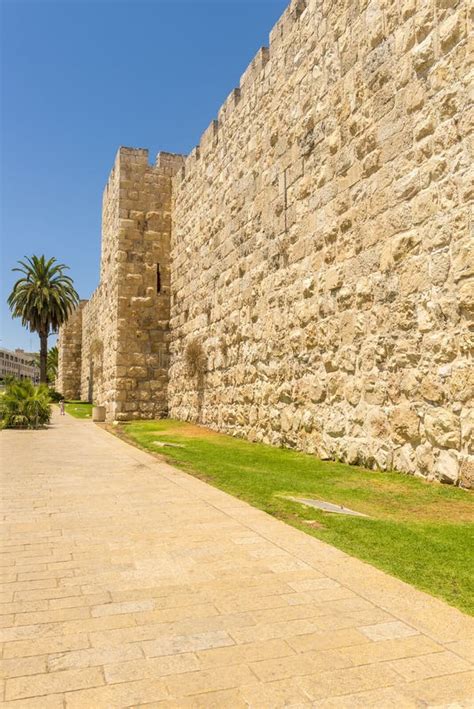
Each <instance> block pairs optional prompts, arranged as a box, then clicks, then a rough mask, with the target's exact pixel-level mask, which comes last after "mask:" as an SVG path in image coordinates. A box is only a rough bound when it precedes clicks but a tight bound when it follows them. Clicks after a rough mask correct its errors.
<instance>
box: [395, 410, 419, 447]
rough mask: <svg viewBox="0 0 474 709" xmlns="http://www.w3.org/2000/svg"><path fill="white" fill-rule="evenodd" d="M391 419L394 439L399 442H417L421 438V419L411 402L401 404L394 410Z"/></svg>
mask: <svg viewBox="0 0 474 709" xmlns="http://www.w3.org/2000/svg"><path fill="white" fill-rule="evenodd" d="M390 421H391V425H392V429H393V437H394V440H395V441H397V442H398V443H404V442H405V441H410V442H411V443H417V442H418V441H419V438H420V419H419V417H418V414H417V412H416V410H415V408H414V406H413V405H411V404H400V405H398V406H395V407H394V408H393V410H392V413H391V416H390Z"/></svg>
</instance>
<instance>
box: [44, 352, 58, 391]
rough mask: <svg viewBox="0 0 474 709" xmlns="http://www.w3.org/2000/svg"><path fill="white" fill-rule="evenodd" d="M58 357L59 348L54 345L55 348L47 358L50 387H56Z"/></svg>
mask: <svg viewBox="0 0 474 709" xmlns="http://www.w3.org/2000/svg"><path fill="white" fill-rule="evenodd" d="M58 357H59V353H58V348H57V346H56V345H54V347H51V348H50V349H49V350H48V356H47V358H46V374H47V377H48V384H49V385H50V386H53V385H54V382H55V381H56V377H57V376H58Z"/></svg>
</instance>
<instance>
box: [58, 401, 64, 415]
mask: <svg viewBox="0 0 474 709" xmlns="http://www.w3.org/2000/svg"><path fill="white" fill-rule="evenodd" d="M59 414H60V416H64V415H65V411H64V399H60V401H59Z"/></svg>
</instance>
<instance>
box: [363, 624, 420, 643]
mask: <svg viewBox="0 0 474 709" xmlns="http://www.w3.org/2000/svg"><path fill="white" fill-rule="evenodd" d="M359 630H360V632H361V633H364V635H367V637H368V638H370V640H391V639H395V638H407V637H409V636H410V635H418V631H417V630H415V629H414V628H410V626H408V625H406V624H405V623H402V622H400V621H393V622H392V623H377V625H367V626H365V627H361V628H359Z"/></svg>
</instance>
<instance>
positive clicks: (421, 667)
mask: <svg viewBox="0 0 474 709" xmlns="http://www.w3.org/2000/svg"><path fill="white" fill-rule="evenodd" d="M388 665H389V667H391V668H392V669H394V670H395V672H397V673H398V674H399V675H401V676H402V677H403V679H405V680H406V681H407V682H415V681H417V680H421V679H426V678H428V677H439V676H442V675H453V674H454V673H456V672H468V671H469V670H470V669H471V663H470V662H467V660H463V659H462V658H461V657H458V655H455V654H454V653H452V652H449V651H448V650H446V651H444V652H436V653H433V654H429V655H423V656H422V657H405V658H403V659H398V660H393V661H392V662H389V663H388Z"/></svg>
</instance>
